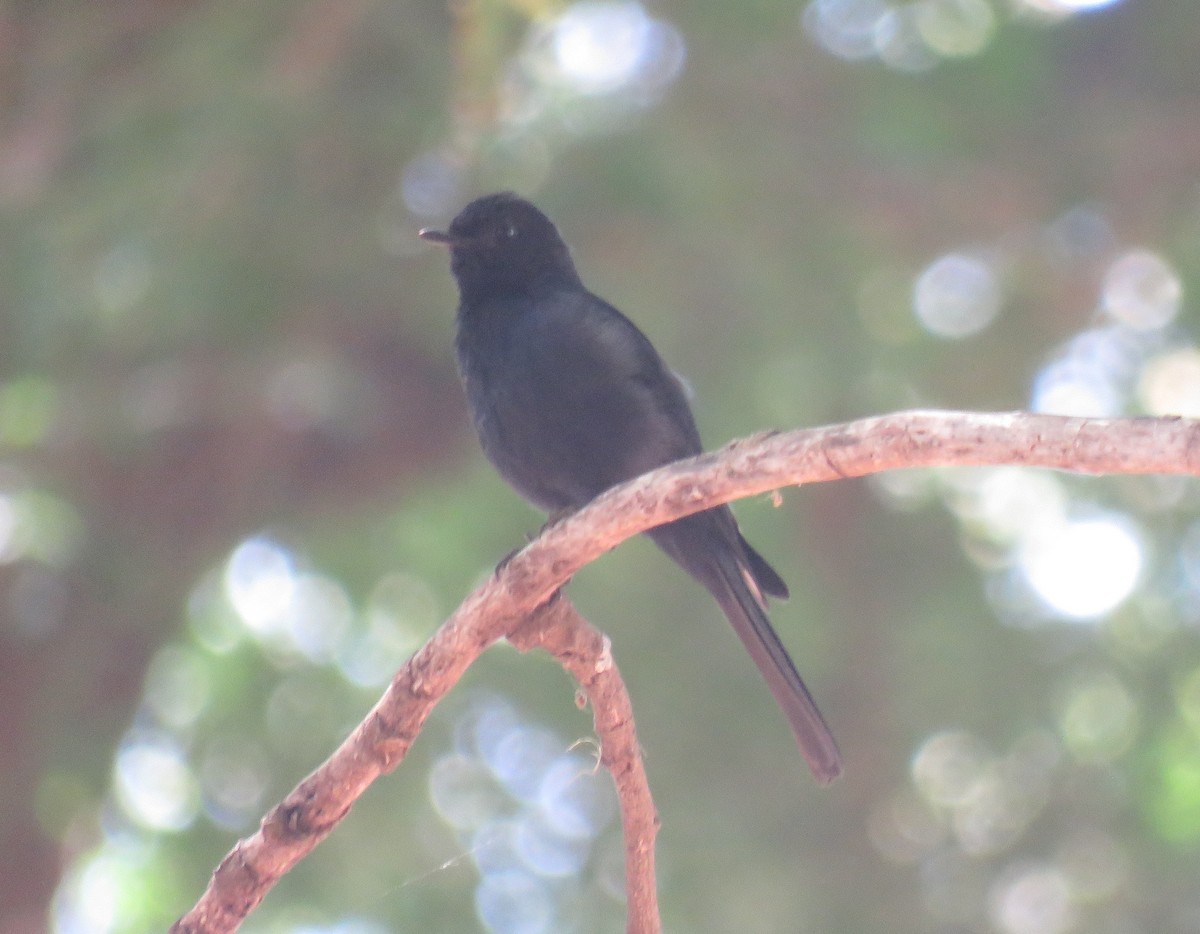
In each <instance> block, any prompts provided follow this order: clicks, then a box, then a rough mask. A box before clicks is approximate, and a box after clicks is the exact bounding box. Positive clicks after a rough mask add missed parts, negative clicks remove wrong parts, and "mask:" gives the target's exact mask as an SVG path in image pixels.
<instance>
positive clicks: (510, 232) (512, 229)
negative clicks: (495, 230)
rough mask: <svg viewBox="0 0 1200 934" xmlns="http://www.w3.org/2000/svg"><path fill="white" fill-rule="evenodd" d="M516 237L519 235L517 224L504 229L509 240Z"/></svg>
mask: <svg viewBox="0 0 1200 934" xmlns="http://www.w3.org/2000/svg"><path fill="white" fill-rule="evenodd" d="M516 235H517V225H516V224H509V225H508V226H507V227H505V228H504V236H506V237H508V239H509V240H511V239H512V238H513V237H515V236H516Z"/></svg>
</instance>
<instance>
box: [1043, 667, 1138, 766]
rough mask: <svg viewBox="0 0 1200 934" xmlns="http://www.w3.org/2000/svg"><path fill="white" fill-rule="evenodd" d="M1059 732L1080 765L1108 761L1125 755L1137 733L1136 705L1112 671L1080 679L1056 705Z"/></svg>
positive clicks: (1092, 674) (1074, 682)
mask: <svg viewBox="0 0 1200 934" xmlns="http://www.w3.org/2000/svg"><path fill="white" fill-rule="evenodd" d="M1058 726H1059V732H1060V733H1061V734H1062V738H1063V742H1064V744H1065V745H1066V747H1067V749H1068V750H1069V751H1070V753H1071V754H1072V755H1073V756H1074V757H1075V758H1076V759H1077V760H1078V761H1080V762H1086V763H1103V762H1111V761H1112V760H1113V759H1116V758H1117V757H1118V756H1120V755H1121V754H1122V753H1124V752H1126V751H1127V750H1128V749H1129V747H1130V745H1131V744H1132V743H1133V739H1134V736H1135V735H1136V733H1137V726H1138V716H1137V705H1136V704H1135V703H1134V700H1133V698H1132V697H1131V696H1130V694H1129V691H1128V690H1127V689H1126V687H1125V685H1123V684H1122V683H1121V681H1120V680H1119V679H1118V678H1117V676H1116V675H1114V674H1112V673H1111V672H1106V671H1104V672H1094V673H1090V674H1088V675H1083V676H1080V677H1078V678H1076V679H1074V681H1073V682H1072V683H1071V684H1069V685H1068V686H1067V688H1066V689H1065V691H1064V692H1063V697H1062V700H1061V701H1060V703H1059V714H1058Z"/></svg>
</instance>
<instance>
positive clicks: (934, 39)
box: [915, 0, 996, 58]
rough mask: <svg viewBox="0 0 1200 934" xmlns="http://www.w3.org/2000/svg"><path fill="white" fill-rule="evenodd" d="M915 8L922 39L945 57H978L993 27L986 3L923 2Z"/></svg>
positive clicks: (961, 0) (968, 0) (973, 0)
mask: <svg viewBox="0 0 1200 934" xmlns="http://www.w3.org/2000/svg"><path fill="white" fill-rule="evenodd" d="M915 6H916V16H917V29H918V30H919V31H920V33H921V37H922V38H923V39H924V40H925V43H926V44H927V45H928V46H929V48H931V49H933V51H935V52H937V53H938V54H939V55H942V56H945V57H947V58H962V57H964V56H968V55H977V54H978V53H979V52H980V51H982V50H983V48H984V47H985V46H986V45H987V44H988V41H989V40H990V39H991V37H992V33H993V32H994V31H995V28H996V15H995V13H993V12H992V8H991V6H990V5H989V4H988V3H987V0H922V2H920V3H917V4H915Z"/></svg>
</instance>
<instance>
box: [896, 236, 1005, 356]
mask: <svg viewBox="0 0 1200 934" xmlns="http://www.w3.org/2000/svg"><path fill="white" fill-rule="evenodd" d="M1000 301H1001V294H1000V284H999V282H998V281H997V280H996V274H995V272H994V271H993V270H992V267H991V266H990V265H989V264H988V263H986V262H984V261H983V260H982V259H979V258H978V257H975V256H970V255H968V254H966V253H947V254H946V255H945V256H942V257H940V258H939V259H936V260H934V262H932V263H930V264H929V266H927V267H926V268H925V271H924V272H922V273H921V275H920V276H919V277H918V278H917V282H916V286H915V287H914V289H913V310H914V311H915V312H916V315H917V319H918V320H919V321H920V322H921V324H922V325H924V326H925V329H926V330H928V331H929V333H931V334H936V335H937V336H938V337H947V338H960V337H969V336H971V335H972V334H976V333H978V332H979V331H982V330H983V329H984V328H986V327H987V326H988V325H989V324H991V323H992V320H993V319H994V318H995V317H996V314H997V313H998V312H999V311H1000Z"/></svg>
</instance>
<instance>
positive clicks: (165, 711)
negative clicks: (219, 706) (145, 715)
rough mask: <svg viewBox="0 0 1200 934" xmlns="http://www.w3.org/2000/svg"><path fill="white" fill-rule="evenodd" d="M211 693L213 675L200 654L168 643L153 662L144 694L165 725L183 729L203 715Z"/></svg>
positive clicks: (146, 703) (147, 676)
mask: <svg viewBox="0 0 1200 934" xmlns="http://www.w3.org/2000/svg"><path fill="white" fill-rule="evenodd" d="M212 693H213V685H212V676H211V674H210V673H209V670H208V667H207V665H206V664H205V662H204V659H203V658H202V657H201V656H200V654H199V653H197V652H195V651H194V650H192V649H190V648H187V647H185V646H180V645H168V646H165V647H164V648H162V649H159V651H158V654H156V655H155V656H154V659H153V660H152V661H151V663H150V668H149V670H148V671H147V673H146V687H145V690H144V691H143V694H142V697H143V703H144V704H145V705H146V707H147V708H148V709H150V710H152V711H153V712H154V714H155V716H156V717H157V718H158V720H159V722H161V723H162V724H163V726H166V727H170V728H171V729H175V730H180V729H184V728H186V727H189V726H191V725H192V724H193V723H195V722H196V720H198V719H199V718H200V716H201V715H202V714H203V713H204V711H205V709H206V708H207V707H208V704H209V701H211V699H212Z"/></svg>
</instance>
